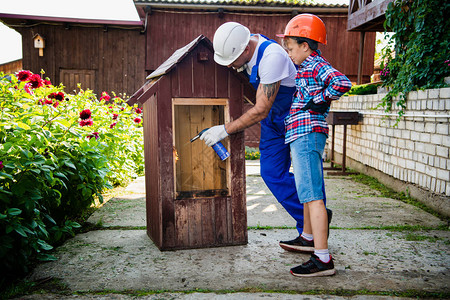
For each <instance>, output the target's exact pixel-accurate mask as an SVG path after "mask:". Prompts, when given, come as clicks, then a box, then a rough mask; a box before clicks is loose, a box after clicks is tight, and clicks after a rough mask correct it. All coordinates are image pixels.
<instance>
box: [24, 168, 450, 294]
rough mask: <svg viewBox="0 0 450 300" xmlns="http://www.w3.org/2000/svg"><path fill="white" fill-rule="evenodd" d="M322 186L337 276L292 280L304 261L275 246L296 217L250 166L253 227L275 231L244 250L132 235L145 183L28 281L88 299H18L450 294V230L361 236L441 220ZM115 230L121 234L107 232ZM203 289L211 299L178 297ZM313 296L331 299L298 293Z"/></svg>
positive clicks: (110, 205)
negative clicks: (51, 283) (53, 283)
mask: <svg viewBox="0 0 450 300" xmlns="http://www.w3.org/2000/svg"><path fill="white" fill-rule="evenodd" d="M325 183H326V186H327V196H328V206H329V207H330V208H332V209H333V212H334V214H333V221H332V224H331V225H332V228H338V229H332V230H331V234H330V239H329V249H330V252H331V254H332V255H333V257H334V259H335V265H336V270H337V274H336V275H335V276H332V277H321V278H302V279H300V278H296V277H294V276H292V275H291V274H290V273H289V269H290V268H292V267H293V266H296V265H298V264H300V263H302V262H304V261H305V260H307V259H308V255H305V254H295V253H290V252H286V251H284V250H283V249H281V248H280V247H279V246H278V242H279V241H280V240H286V239H290V238H293V237H295V236H297V234H298V233H297V232H296V230H295V229H292V228H293V227H294V226H295V224H294V222H293V220H292V219H291V217H290V216H289V215H288V214H287V213H286V212H285V211H284V209H283V208H282V207H281V205H280V204H279V203H278V202H277V201H276V199H275V198H274V197H273V195H272V194H271V193H270V191H269V190H268V189H267V187H266V186H265V184H264V182H263V180H262V178H261V177H260V176H259V162H258V161H250V162H247V198H246V201H247V211H248V213H247V215H248V225H249V226H270V227H273V229H264V230H257V229H250V230H249V231H248V237H249V243H248V245H245V246H233V247H221V248H207V249H192V250H182V251H168V252H161V251H159V250H158V249H157V247H156V246H155V245H154V244H153V242H152V241H151V240H150V239H149V238H148V236H147V235H146V231H145V230H140V229H139V228H137V229H136V227H144V226H145V225H146V224H145V215H146V214H145V183H144V179H143V177H141V178H138V179H137V180H135V181H134V182H132V183H131V184H130V185H129V186H128V187H127V189H126V192H125V194H124V195H123V196H117V197H115V198H113V199H111V200H110V201H109V202H107V203H106V204H105V205H104V206H103V207H102V208H100V209H99V210H97V211H96V212H95V213H94V214H93V215H92V216H91V217H90V218H89V220H88V221H89V222H91V223H94V224H99V225H102V226H104V227H105V230H96V231H90V232H87V233H84V234H78V235H77V236H75V237H74V238H73V239H70V240H68V241H66V243H65V244H64V245H62V246H60V247H58V248H57V249H56V250H55V255H56V256H57V257H58V258H59V260H57V261H54V262H49V263H43V264H39V265H38V266H37V267H36V269H35V270H34V271H33V273H32V274H31V277H30V279H31V280H38V279H41V278H46V277H51V278H56V279H59V280H61V281H62V283H64V284H66V285H67V287H68V288H69V291H71V292H75V291H81V292H83V294H81V295H58V294H36V295H29V296H25V297H20V299H72V298H75V297H76V298H77V299H86V300H87V299H136V298H139V299H246V300H251V299H262V298H273V299H373V300H379V299H400V298H395V297H386V296H371V295H361V296H353V297H339V296H333V295H330V294H333V292H335V291H336V290H350V291H369V292H375V293H379V294H381V293H384V292H405V291H424V292H440V293H446V295H449V294H450V288H449V281H448V278H449V275H450V247H449V246H448V245H449V243H450V231H439V230H427V231H391V230H383V229H377V230H362V229H355V228H364V227H367V226H373V227H377V228H382V226H386V225H405V224H408V225H421V226H430V227H433V228H437V226H439V225H441V224H445V222H444V221H442V220H439V219H438V218H436V217H434V216H433V215H431V214H429V213H426V212H424V211H422V210H420V209H418V208H415V207H413V206H411V205H408V204H405V203H403V202H401V201H397V200H394V199H388V198H383V197H380V194H379V193H378V192H377V191H374V190H372V189H370V188H369V187H367V186H365V185H363V184H360V183H357V182H354V181H353V180H351V179H350V178H349V177H327V178H326V179H325ZM114 226H118V227H121V228H122V229H121V230H112V229H111V228H108V227H114ZM284 226H287V227H291V228H288V229H286V228H284V229H283V227H284ZM201 289H204V290H207V291H209V292H206V293H189V294H184V293H181V292H182V291H189V292H192V291H198V290H201ZM252 289H253V290H256V291H257V292H255V293H254V292H252ZM161 290H165V291H167V292H164V293H162V294H156V295H145V296H142V297H135V296H133V297H132V298H130V297H129V296H127V295H125V294H126V293H127V292H128V291H144V292H145V291H161ZM242 290H245V291H249V292H246V293H242V292H241V291H242ZM261 290H263V291H283V292H284V293H268V292H259V291H261ZM314 290H316V291H319V290H320V291H325V294H323V295H322V294H318V295H309V294H308V295H307V296H306V295H301V294H298V293H305V292H310V291H314ZM105 291H106V292H108V293H109V292H110V291H114V292H113V293H109V294H108V293H107V294H104V293H105ZM211 291H220V293H219V294H217V293H214V292H211ZM223 291H226V292H227V293H226V294H222V292H223ZM233 291H239V292H238V293H234V292H233ZM327 291H328V292H329V293H328V294H327ZM94 292H99V294H96V293H94ZM291 292H292V293H294V294H291ZM69 293H70V292H69ZM100 293H101V294H100ZM120 293H123V294H120ZM295 293H297V294H295ZM402 299H407V298H402Z"/></svg>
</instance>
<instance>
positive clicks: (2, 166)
mask: <svg viewBox="0 0 450 300" xmlns="http://www.w3.org/2000/svg"><path fill="white" fill-rule="evenodd" d="M4 167H5V166H4V165H3V161H2V160H0V170H1V169H3V168H4Z"/></svg>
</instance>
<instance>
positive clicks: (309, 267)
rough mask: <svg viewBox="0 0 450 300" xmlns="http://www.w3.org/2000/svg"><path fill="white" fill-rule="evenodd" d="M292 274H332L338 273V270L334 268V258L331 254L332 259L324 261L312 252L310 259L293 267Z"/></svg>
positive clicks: (305, 275)
mask: <svg viewBox="0 0 450 300" xmlns="http://www.w3.org/2000/svg"><path fill="white" fill-rule="evenodd" d="M291 274H292V275H294V276H297V277H317V276H331V275H334V274H336V270H335V269H334V263H333V258H332V257H331V256H330V261H329V262H327V263H324V262H323V261H321V260H320V259H319V258H318V257H317V255H315V254H312V255H311V259H310V260H308V261H307V262H305V263H303V264H301V265H300V266H297V267H295V268H292V269H291Z"/></svg>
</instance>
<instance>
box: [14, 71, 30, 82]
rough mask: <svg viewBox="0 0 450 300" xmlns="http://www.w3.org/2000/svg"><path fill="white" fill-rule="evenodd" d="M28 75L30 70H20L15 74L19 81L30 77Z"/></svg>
mask: <svg viewBox="0 0 450 300" xmlns="http://www.w3.org/2000/svg"><path fill="white" fill-rule="evenodd" d="M30 76H31V72H30V71H26V70H22V71H20V72H19V73H18V74H17V79H19V80H20V81H26V80H28V78H30Z"/></svg>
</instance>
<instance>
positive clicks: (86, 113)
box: [80, 109, 92, 120]
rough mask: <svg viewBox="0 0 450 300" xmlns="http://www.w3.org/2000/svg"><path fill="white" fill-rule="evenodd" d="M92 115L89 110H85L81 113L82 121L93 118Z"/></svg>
mask: <svg viewBox="0 0 450 300" xmlns="http://www.w3.org/2000/svg"><path fill="white" fill-rule="evenodd" d="M91 115H92V113H91V111H90V110H89V109H84V110H83V111H81V112H80V119H81V120H87V119H89V118H90V117H91Z"/></svg>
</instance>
